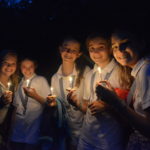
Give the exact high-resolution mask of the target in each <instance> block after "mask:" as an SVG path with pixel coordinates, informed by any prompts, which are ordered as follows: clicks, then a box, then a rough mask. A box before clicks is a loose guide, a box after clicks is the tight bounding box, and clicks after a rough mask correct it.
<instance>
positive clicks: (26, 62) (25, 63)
mask: <svg viewBox="0 0 150 150" xmlns="http://www.w3.org/2000/svg"><path fill="white" fill-rule="evenodd" d="M21 65H24V66H30V65H34V62H33V61H31V60H24V61H22V63H21Z"/></svg>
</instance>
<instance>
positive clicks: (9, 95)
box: [2, 91, 13, 105]
mask: <svg viewBox="0 0 150 150" xmlns="http://www.w3.org/2000/svg"><path fill="white" fill-rule="evenodd" d="M12 94H13V93H12V92H11V91H5V92H4V94H3V96H2V97H3V103H4V105H7V104H10V103H11V102H12Z"/></svg>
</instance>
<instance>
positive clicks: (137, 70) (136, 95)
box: [128, 58, 150, 116]
mask: <svg viewBox="0 0 150 150" xmlns="http://www.w3.org/2000/svg"><path fill="white" fill-rule="evenodd" d="M131 75H132V76H133V77H134V78H135V81H134V84H133V86H132V87H131V89H132V90H131V91H130V93H129V96H128V102H131V98H132V99H133V107H134V110H135V111H136V112H137V113H138V114H140V115H142V116H145V112H144V110H145V109H147V108H148V107H150V59H149V58H144V59H141V60H139V61H138V62H137V64H136V65H135V66H134V68H133V70H132V72H131Z"/></svg>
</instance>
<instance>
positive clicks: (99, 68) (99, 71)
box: [97, 67, 102, 81]
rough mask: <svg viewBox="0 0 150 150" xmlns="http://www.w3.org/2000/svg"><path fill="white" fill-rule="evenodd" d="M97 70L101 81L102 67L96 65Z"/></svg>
mask: <svg viewBox="0 0 150 150" xmlns="http://www.w3.org/2000/svg"><path fill="white" fill-rule="evenodd" d="M97 70H98V73H99V75H100V81H101V80H102V69H101V67H98V68H97Z"/></svg>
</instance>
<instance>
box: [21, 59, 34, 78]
mask: <svg viewBox="0 0 150 150" xmlns="http://www.w3.org/2000/svg"><path fill="white" fill-rule="evenodd" d="M35 68H36V67H35V64H34V62H33V61H31V60H28V59H27V60H23V61H22V62H21V72H22V74H23V75H24V77H25V78H26V79H28V78H30V77H32V76H33V74H34V73H35Z"/></svg>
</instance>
